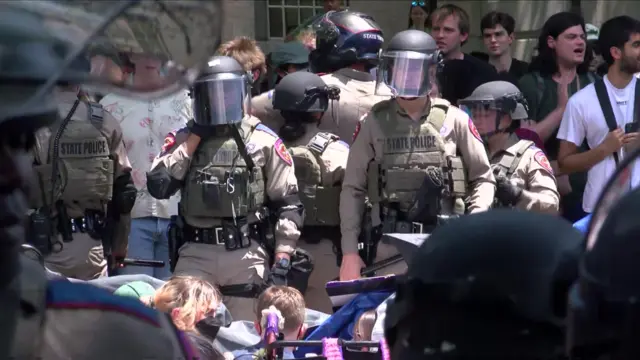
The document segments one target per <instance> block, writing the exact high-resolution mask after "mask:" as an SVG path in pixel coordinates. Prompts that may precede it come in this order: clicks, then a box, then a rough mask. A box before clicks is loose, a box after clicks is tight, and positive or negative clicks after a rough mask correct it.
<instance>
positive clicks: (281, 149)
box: [273, 139, 293, 166]
mask: <svg viewBox="0 0 640 360" xmlns="http://www.w3.org/2000/svg"><path fill="white" fill-rule="evenodd" d="M273 148H274V149H275V150H276V154H278V156H279V157H280V159H282V160H283V161H284V162H285V163H287V165H289V166H291V165H293V160H292V159H291V154H290V153H289V150H287V147H286V146H285V145H284V143H283V142H282V139H278V140H277V141H276V143H275V144H274V145H273Z"/></svg>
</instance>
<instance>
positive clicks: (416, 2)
mask: <svg viewBox="0 0 640 360" xmlns="http://www.w3.org/2000/svg"><path fill="white" fill-rule="evenodd" d="M418 5H419V6H424V5H425V2H424V1H412V2H411V6H418Z"/></svg>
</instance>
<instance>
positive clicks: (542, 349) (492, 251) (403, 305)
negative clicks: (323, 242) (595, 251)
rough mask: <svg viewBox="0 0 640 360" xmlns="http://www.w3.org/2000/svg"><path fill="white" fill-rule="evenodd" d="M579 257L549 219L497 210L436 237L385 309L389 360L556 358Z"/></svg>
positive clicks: (579, 242)
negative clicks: (567, 297)
mask: <svg viewBox="0 0 640 360" xmlns="http://www.w3.org/2000/svg"><path fill="white" fill-rule="evenodd" d="M540 224H544V226H540ZM514 234H518V235H517V236H514ZM582 252H583V236H582V234H580V233H579V232H578V231H577V230H575V229H573V228H572V226H571V224H569V223H568V222H566V221H564V220H562V219H560V218H558V217H556V216H552V215H548V214H539V213H534V212H524V211H512V210H507V209H498V210H492V211H488V212H485V213H481V214H473V215H469V216H465V217H462V218H459V219H455V220H453V221H451V222H450V223H449V224H446V225H444V226H442V227H440V228H438V229H436V230H435V231H434V232H433V234H431V236H430V237H429V238H428V240H427V241H425V242H424V243H423V244H422V245H421V246H420V248H419V249H418V250H417V251H416V253H415V256H414V257H413V259H412V260H411V263H410V265H409V270H408V272H407V277H406V282H405V283H403V284H401V285H400V286H399V289H398V290H397V293H396V297H395V300H394V302H392V303H391V304H389V306H388V307H387V313H386V319H385V338H386V339H387V342H388V344H389V348H390V353H391V359H393V360H400V359H402V360H405V359H406V360H413V359H443V358H446V359H453V360H456V359H471V360H474V359H478V360H480V359H524V360H534V359H536V360H537V359H561V358H563V357H562V354H563V352H564V349H563V344H564V335H563V333H564V332H563V325H564V322H563V320H564V317H565V315H566V306H565V304H566V302H565V299H566V296H567V293H568V290H569V287H570V285H571V282H572V281H574V280H575V279H576V277H577V275H578V262H579V260H580V256H581V254H582Z"/></svg>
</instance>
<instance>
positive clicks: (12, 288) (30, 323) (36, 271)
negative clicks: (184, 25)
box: [0, 2, 219, 360]
mask: <svg viewBox="0 0 640 360" xmlns="http://www.w3.org/2000/svg"><path fill="white" fill-rule="evenodd" d="M97 5H99V4H97ZM75 6H77V4H59V3H56V4H50V3H47V2H40V3H37V4H35V3H34V4H30V5H29V6H28V7H23V4H21V3H17V4H14V3H4V4H3V5H2V12H0V33H1V34H2V35H3V36H2V37H0V43H1V44H2V52H1V54H0V58H1V59H2V63H3V64H4V65H5V66H2V68H1V69H0V91H2V94H3V96H1V97H0V109H1V111H0V128H1V129H2V131H0V134H1V135H0V144H1V148H2V151H0V169H2V171H0V175H1V178H2V179H1V180H0V183H1V184H2V186H0V202H1V205H0V208H1V209H2V215H1V216H0V219H1V220H0V246H1V249H0V254H1V255H0V256H1V259H0V279H1V280H0V304H1V305H2V308H3V311H2V315H0V339H1V340H0V358H2V359H83V358H92V359H110V358H113V357H114V356H115V357H118V358H121V359H143V358H153V359H167V360H169V359H177V358H194V357H196V356H197V354H195V353H194V352H193V351H192V349H191V346H190V345H189V344H187V343H186V342H184V341H183V340H182V339H183V337H182V336H181V334H180V332H179V331H177V330H176V329H175V327H174V326H173V325H172V323H171V321H170V320H169V317H168V316H167V315H166V314H161V313H159V312H156V311H154V310H153V309H150V308H147V307H145V306H144V305H142V304H141V303H139V302H136V301H130V300H127V299H123V298H120V297H116V296H113V295H111V294H109V293H105V292H104V291H103V290H100V289H97V288H95V287H93V286H89V285H85V284H74V283H70V282H62V281H55V282H46V279H45V277H44V269H43V267H42V265H41V264H39V263H37V262H33V261H30V260H29V258H28V257H26V256H19V255H18V249H17V248H18V246H19V244H20V243H22V242H24V240H25V239H24V234H25V227H24V225H25V224H26V222H24V221H23V220H24V217H25V214H26V213H27V210H28V201H27V197H26V196H25V195H26V192H27V187H28V186H27V185H30V181H29V180H35V179H36V177H35V176H33V175H34V173H33V170H34V169H33V166H32V164H33V163H32V161H33V156H34V155H33V154H29V152H31V151H33V149H34V143H35V138H34V134H35V132H36V131H37V130H38V129H40V128H43V127H47V126H52V125H53V124H54V123H55V122H57V121H59V120H58V117H59V111H60V109H59V104H58V103H57V102H56V101H55V100H56V99H55V97H54V96H53V94H52V92H51V86H52V85H55V84H56V83H57V84H58V85H60V86H69V85H70V84H73V83H77V82H83V81H87V79H88V74H86V73H82V72H79V71H77V70H73V71H64V69H63V68H62V67H61V65H63V64H65V62H66V61H68V60H70V59H71V58H68V56H70V55H71V54H72V53H75V50H76V49H77V50H80V48H76V47H74V46H81V47H83V46H86V44H81V43H74V44H73V46H69V45H70V44H69V43H67V42H66V40H68V39H67V38H66V37H62V38H58V37H56V36H55V34H53V32H52V31H51V29H50V28H47V27H45V24H46V21H43V20H45V19H46V18H45V19H43V16H45V17H46V16H48V15H49V14H50V13H51V10H52V9H57V10H61V13H74V14H77V15H78V16H77V17H73V18H71V19H70V22H71V23H73V21H74V20H77V19H84V18H86V17H87V16H89V15H92V18H93V19H96V21H97V22H99V23H102V21H101V17H100V16H102V15H103V14H88V13H87V12H86V11H84V10H83V9H78V8H77V7H75ZM167 6H169V7H171V4H168V5H167ZM214 6H215V5H214ZM56 7H57V8H56ZM120 10H121V11H123V12H124V11H125V10H126V9H125V8H124V7H122V8H121V9H120ZM192 10H193V11H195V14H198V13H200V12H201V11H202V8H201V7H198V6H196V7H194V8H193V9H192ZM56 14H58V12H56ZM112 15H113V16H114V18H116V17H117V18H119V19H120V20H122V17H118V16H117V14H115V13H113V12H110V13H109V16H112ZM149 15H150V16H152V15H151V14H149ZM185 15H187V14H185ZM192 15H193V14H192ZM68 20H69V19H68ZM211 29H213V28H211ZM209 30H210V29H209ZM198 31H200V32H204V33H206V34H209V33H210V32H209V31H206V30H205V29H204V28H199V29H198ZM85 35H87V38H93V36H89V35H92V34H91V33H88V34H85ZM93 35H95V34H93ZM212 35H215V34H212ZM218 35H219V34H218ZM216 37H217V35H216V36H215V37H207V41H210V42H216V41H217V40H216ZM193 60H196V58H194V59H193ZM201 60H204V59H201ZM190 70H191V71H193V70H194V69H190ZM104 80H105V79H104V78H93V79H92V83H93V84H94V85H96V84H99V85H100V87H101V88H102V90H106V89H107V88H106V87H104V85H105V84H104V82H103V81H104ZM168 85H170V84H169V83H166V84H165V86H168ZM110 89H111V90H114V88H113V87H110ZM158 90H159V89H158ZM130 94H131V93H130ZM87 125H88V126H92V125H91V124H90V123H88V124H87ZM96 131H97V130H96ZM20 262H21V264H20ZM18 275H20V276H18ZM18 285H19V286H18ZM19 288H20V289H21V290H22V292H21V293H17V292H16V290H18V289H19ZM16 317H17V320H18V327H17V328H16V321H15V320H16ZM14 335H15V336H14ZM14 340H17V341H15V342H14Z"/></svg>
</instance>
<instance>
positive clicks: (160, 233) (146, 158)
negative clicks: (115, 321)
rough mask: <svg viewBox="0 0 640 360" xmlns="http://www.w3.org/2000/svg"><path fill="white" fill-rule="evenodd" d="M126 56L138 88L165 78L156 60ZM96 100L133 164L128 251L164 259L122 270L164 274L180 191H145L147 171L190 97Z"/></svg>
mask: <svg viewBox="0 0 640 360" xmlns="http://www.w3.org/2000/svg"><path fill="white" fill-rule="evenodd" d="M130 59H131V62H132V63H133V64H134V71H133V73H132V74H130V75H129V78H128V79H127V81H133V82H136V83H137V84H136V86H142V87H144V86H145V85H149V86H151V85H153V84H154V83H156V82H161V81H163V78H162V73H161V70H162V69H161V67H160V64H161V62H160V61H159V60H157V59H153V58H148V57H141V56H136V55H132V56H131V57H130ZM100 103H101V104H102V105H103V106H104V108H105V109H106V110H107V111H109V112H110V113H111V114H112V115H113V116H114V117H115V118H116V119H118V121H119V122H120V126H121V127H122V131H123V133H124V137H123V140H124V144H125V147H126V149H127V153H128V156H129V160H130V161H131V166H132V168H133V171H132V177H133V181H134V184H135V186H136V188H137V189H138V197H137V199H136V203H135V206H134V207H133V210H132V211H131V217H132V220H131V233H130V235H129V251H128V256H129V257H132V258H141V259H154V260H162V261H164V262H165V267H164V268H155V269H154V268H148V267H137V266H129V267H127V268H124V269H123V273H128V274H146V275H149V276H153V277H156V278H159V279H165V278H168V277H169V276H170V275H171V273H170V271H169V249H168V240H167V227H168V226H169V219H170V218H171V216H172V215H177V213H178V201H179V195H175V196H173V197H172V198H171V199H169V200H157V199H154V198H153V197H152V196H151V195H149V192H148V191H147V179H146V172H147V171H149V169H150V168H151V163H152V162H153V159H154V158H155V156H156V154H159V153H160V152H161V151H162V146H163V144H164V139H165V137H166V136H167V134H169V133H171V132H172V131H174V130H176V129H180V128H183V127H184V126H186V124H187V121H189V120H190V119H191V118H192V117H193V116H192V112H191V99H190V98H189V96H188V92H187V91H186V90H185V91H184V92H178V93H176V94H174V95H171V96H169V97H166V98H162V99H158V100H153V101H141V100H134V99H130V98H126V97H121V96H116V95H113V94H110V95H107V96H105V97H104V98H103V99H102V100H101V101H100Z"/></svg>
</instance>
